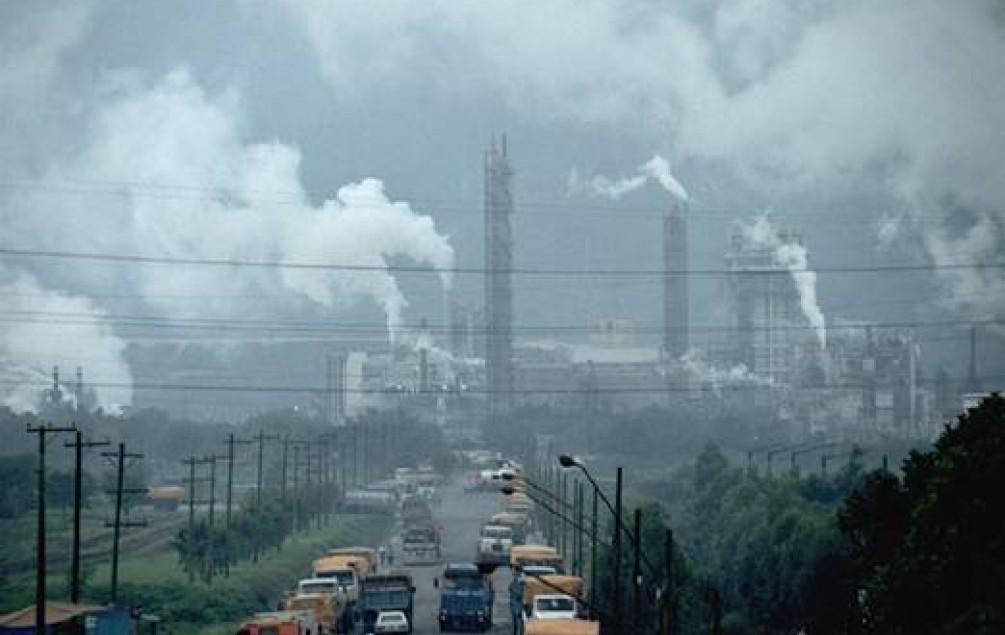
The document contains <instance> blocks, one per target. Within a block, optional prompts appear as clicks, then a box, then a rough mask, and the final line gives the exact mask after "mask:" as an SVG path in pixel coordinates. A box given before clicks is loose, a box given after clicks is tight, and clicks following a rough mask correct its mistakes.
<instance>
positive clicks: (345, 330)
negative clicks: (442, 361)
mask: <svg viewBox="0 0 1005 635" xmlns="http://www.w3.org/2000/svg"><path fill="white" fill-rule="evenodd" d="M4 322H9V323H18V324H21V323H41V324H53V325H66V326H89V325H93V324H103V323H106V322H108V323H112V324H115V325H117V326H123V327H127V328H146V327H150V328H167V329H198V330H216V329H227V330H232V329H238V330H252V331H266V332H280V333H286V332H290V333H322V334H323V333H329V334H353V333H364V334H369V333H381V334H384V333H387V332H388V331H389V330H390V331H393V332H397V333H404V332H416V333H419V332H423V331H425V332H429V333H450V332H451V331H452V330H453V329H454V327H453V326H452V325H449V324H428V323H426V324H422V323H419V324H415V323H410V324H400V325H394V326H392V327H388V325H387V324H386V323H377V322H344V323H341V324H337V323H336V324H332V323H329V322H319V321H304V320H271V319H270V320H266V319H261V320H251V319H237V318H167V317H158V316H142V315H116V314H97V315H96V314H91V313H83V312H63V311H2V310H0V323H4ZM999 324H1005V318H1001V319H957V320H941V321H918V320H908V321H896V322H868V323H863V324H832V325H828V326H827V327H826V330H827V331H828V332H834V331H864V330H866V329H870V328H872V329H876V330H884V329H906V328H912V329H913V328H918V329H925V328H949V327H956V326H989V325H999ZM670 328H671V329H672V330H687V331H689V332H692V333H733V332H779V331H797V332H800V331H815V330H816V327H814V326H811V325H804V324H775V325H766V324H765V325H756V324H755V325H745V326H732V325H692V326H689V327H670ZM493 330H494V329H491V328H489V327H479V326H475V327H465V328H464V331H465V332H466V333H471V334H474V335H480V334H487V333H491V332H493ZM512 330H514V331H526V332H537V333H553V332H583V333H603V332H604V329H603V328H601V327H599V326H593V325H589V324H536V325H530V324H525V325H514V326H513V327H512ZM626 330H627V331H630V332H634V333H662V332H664V331H665V330H666V327H664V326H660V325H655V324H654V325H645V324H643V325H635V326H632V327H629V328H628V329H626Z"/></svg>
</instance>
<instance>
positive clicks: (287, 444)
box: [279, 434, 290, 502]
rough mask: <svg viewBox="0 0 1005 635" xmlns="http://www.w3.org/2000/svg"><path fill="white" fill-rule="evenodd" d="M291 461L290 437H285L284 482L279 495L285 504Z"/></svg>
mask: <svg viewBox="0 0 1005 635" xmlns="http://www.w3.org/2000/svg"><path fill="white" fill-rule="evenodd" d="M289 460H290V435H289V434H284V435H283V476H282V478H283V482H282V485H280V486H279V495H280V497H281V500H282V501H283V502H286V485H287V483H289V475H288V473H287V471H288V465H289Z"/></svg>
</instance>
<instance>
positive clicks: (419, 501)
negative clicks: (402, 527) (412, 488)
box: [400, 494, 433, 525]
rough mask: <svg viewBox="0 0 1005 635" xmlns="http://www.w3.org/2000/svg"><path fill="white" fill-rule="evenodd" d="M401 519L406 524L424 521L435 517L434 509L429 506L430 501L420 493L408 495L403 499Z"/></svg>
mask: <svg viewBox="0 0 1005 635" xmlns="http://www.w3.org/2000/svg"><path fill="white" fill-rule="evenodd" d="M400 514H401V520H402V522H404V523H405V524H406V525H408V524H413V523H424V522H428V521H431V520H432V519H433V511H432V510H431V509H430V508H429V501H428V500H426V499H425V498H423V497H421V496H419V495H418V494H415V495H411V496H406V497H405V498H404V499H403V500H402V501H401V510H400Z"/></svg>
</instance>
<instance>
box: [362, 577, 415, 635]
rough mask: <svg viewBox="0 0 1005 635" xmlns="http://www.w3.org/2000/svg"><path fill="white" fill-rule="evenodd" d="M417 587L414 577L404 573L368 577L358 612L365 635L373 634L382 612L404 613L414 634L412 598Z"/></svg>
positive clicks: (364, 581)
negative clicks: (367, 634) (413, 580)
mask: <svg viewBox="0 0 1005 635" xmlns="http://www.w3.org/2000/svg"><path fill="white" fill-rule="evenodd" d="M414 595H415V587H414V586H413V585H412V576H410V575H409V574H407V573H404V572H394V573H388V574H380V575H368V576H366V577H364V578H363V581H362V583H361V585H360V594H359V604H358V611H359V614H360V618H361V619H360V620H359V621H360V622H361V623H362V626H363V633H364V635H365V634H366V633H373V632H374V624H375V623H376V622H377V617H378V616H379V615H380V612H381V611H402V612H403V613H404V614H405V618H406V619H407V620H408V632H409V633H411V632H412V628H413V623H412V613H413V611H412V608H413V600H412V597H413V596H414Z"/></svg>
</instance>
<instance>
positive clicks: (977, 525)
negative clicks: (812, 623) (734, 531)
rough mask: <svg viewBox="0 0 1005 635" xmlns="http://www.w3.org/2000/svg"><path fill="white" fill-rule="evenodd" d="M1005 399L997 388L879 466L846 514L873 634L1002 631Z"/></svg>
mask: <svg viewBox="0 0 1005 635" xmlns="http://www.w3.org/2000/svg"><path fill="white" fill-rule="evenodd" d="M1002 483H1005V399H1002V397H1000V396H999V395H992V396H991V397H988V398H987V399H985V400H984V402H983V403H982V404H981V405H980V406H979V407H978V408H975V409H972V410H970V411H969V412H967V413H966V414H963V415H961V416H960V417H959V420H958V422H957V423H956V425H953V426H947V427H946V429H945V431H944V432H943V434H942V435H941V436H940V437H939V439H938V441H936V443H935V447H934V449H933V450H932V451H930V452H914V453H912V454H911V455H910V456H909V457H908V458H907V459H905V461H904V463H903V478H902V479H900V478H897V477H896V476H894V475H892V474H887V473H883V472H877V473H874V474H871V475H870V476H869V477H868V478H867V479H866V481H865V483H864V484H863V485H862V487H861V488H860V489H859V490H858V491H856V492H855V493H854V494H852V495H851V496H850V497H849V498H848V500H847V502H846V503H845V506H844V507H843V509H842V510H841V514H840V526H841V530H842V531H843V532H844V534H845V535H846V536H847V537H848V539H849V541H850V543H851V545H852V547H853V553H854V558H855V565H856V567H857V571H858V573H859V575H861V576H862V580H863V582H862V585H863V589H864V593H863V597H864V606H863V612H864V619H865V625H866V628H867V629H868V631H869V632H874V633H889V634H891V635H897V634H900V633H921V634H924V633H961V634H962V633H989V634H990V633H1001V632H1005V496H1002V490H1001V485H1002Z"/></svg>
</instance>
